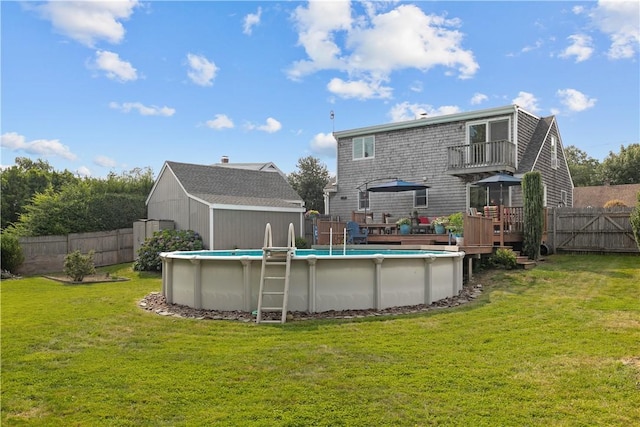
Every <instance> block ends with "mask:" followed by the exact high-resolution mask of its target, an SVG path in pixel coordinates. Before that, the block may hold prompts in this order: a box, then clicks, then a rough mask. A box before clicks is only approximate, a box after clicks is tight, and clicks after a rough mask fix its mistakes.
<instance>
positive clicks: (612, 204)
mask: <svg viewBox="0 0 640 427" xmlns="http://www.w3.org/2000/svg"><path fill="white" fill-rule="evenodd" d="M604 207H605V208H616V207H621V208H626V207H627V205H626V204H625V203H624V202H623V201H622V200H619V199H612V200H609V201H608V202H607V203H605V204H604Z"/></svg>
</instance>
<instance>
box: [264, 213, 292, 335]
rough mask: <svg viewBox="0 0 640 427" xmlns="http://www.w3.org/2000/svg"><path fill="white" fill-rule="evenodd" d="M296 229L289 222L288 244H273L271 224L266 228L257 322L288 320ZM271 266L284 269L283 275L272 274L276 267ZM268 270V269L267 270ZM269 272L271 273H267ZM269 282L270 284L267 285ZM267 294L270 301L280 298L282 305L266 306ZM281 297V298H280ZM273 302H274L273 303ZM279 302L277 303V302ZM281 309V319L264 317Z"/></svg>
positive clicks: (283, 321)
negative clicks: (265, 313)
mask: <svg viewBox="0 0 640 427" xmlns="http://www.w3.org/2000/svg"><path fill="white" fill-rule="evenodd" d="M295 242H296V238H295V229H294V227H293V224H289V232H288V235H287V246H285V247H277V246H273V239H272V236H271V224H267V227H266V228H265V230H264V246H263V248H262V268H261V270H260V293H259V294H258V310H257V314H256V323H285V322H286V321H287V301H288V299H289V278H290V274H291V258H292V257H293V255H294V254H295V251H296V243H295ZM270 266H274V267H276V266H278V267H280V270H281V271H282V270H284V272H283V274H284V275H283V276H280V275H275V276H274V275H272V274H276V273H274V272H273V270H275V268H269V267H270ZM267 270H268V271H267ZM267 274H269V275H267ZM271 282H281V285H280V286H276V285H275V284H271ZM267 283H269V284H270V285H269V286H267ZM265 296H267V297H268V298H267V299H268V300H269V302H270V303H271V301H272V300H277V299H279V300H280V304H281V305H269V306H264V299H265V298H264V297H265ZM278 297H280V298H278ZM271 304H273V303H271ZM276 304H277V303H276ZM265 311H272V312H273V311H279V312H280V319H274V320H271V319H263V318H262V316H263V312H265Z"/></svg>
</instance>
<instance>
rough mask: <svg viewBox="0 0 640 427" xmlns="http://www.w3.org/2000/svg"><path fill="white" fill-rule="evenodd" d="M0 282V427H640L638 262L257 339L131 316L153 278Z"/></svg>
mask: <svg viewBox="0 0 640 427" xmlns="http://www.w3.org/2000/svg"><path fill="white" fill-rule="evenodd" d="M111 271H114V272H117V273H116V274H118V275H126V276H128V277H131V278H132V280H131V281H128V282H117V283H104V284H93V285H64V284H62V283H58V282H54V281H51V280H48V279H45V278H39V277H34V278H25V279H21V280H10V281H4V282H2V285H1V298H2V300H1V304H2V305H1V308H2V331H1V332H2V402H1V403H2V418H1V423H2V425H3V426H13V425H34V426H49V425H53V426H71V425H73V426H100V425H109V426H127V425H130V426H182V425H229V426H247V425H255V426H280V425H291V426H294V425H295V426H309V425H317V426H381V425H387V426H415V425H417V426H422V425H460V426H484V425H486V426H527V425H529V426H594V425H601V426H625V427H626V426H631V425H640V258H639V257H632V256H628V257H625V256H566V255H563V256H552V257H548V258H547V261H546V262H544V263H542V264H541V265H540V266H538V267H537V268H535V269H533V270H529V271H511V272H500V273H498V274H496V275H495V276H494V277H493V278H485V279H484V280H485V281H484V282H482V283H483V285H484V286H485V293H484V294H483V296H482V297H481V298H480V299H479V300H477V301H475V302H473V303H470V304H467V305H464V306H461V307H460V308H458V309H445V310H438V311H431V312H428V313H425V314H420V315H406V316H398V317H393V318H390V317H385V318H379V317H376V318H368V319H362V320H351V321H346V320H330V321H327V320H325V321H303V322H294V323H288V324H286V325H275V326H274V325H255V324H253V323H240V322H229V321H202V320H200V321H198V320H187V319H179V318H174V317H169V318H167V317H161V316H158V315H155V314H152V313H149V312H145V311H143V310H142V309H140V308H138V307H137V301H138V300H139V299H141V298H142V297H143V296H145V295H146V294H147V293H149V292H151V291H158V290H159V289H160V278H159V277H158V276H154V275H147V274H144V275H140V274H138V273H134V272H132V271H131V270H130V268H129V266H118V267H117V268H112V269H111Z"/></svg>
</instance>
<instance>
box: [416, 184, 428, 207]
mask: <svg viewBox="0 0 640 427" xmlns="http://www.w3.org/2000/svg"><path fill="white" fill-rule="evenodd" d="M428 191H429V190H427V189H426V188H425V189H424V190H416V191H414V192H413V206H414V207H416V208H417V207H420V208H426V207H428V206H429V193H428Z"/></svg>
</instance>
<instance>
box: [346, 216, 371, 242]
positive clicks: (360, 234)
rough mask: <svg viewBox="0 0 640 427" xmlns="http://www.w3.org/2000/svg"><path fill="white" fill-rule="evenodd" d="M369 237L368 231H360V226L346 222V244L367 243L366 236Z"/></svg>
mask: <svg viewBox="0 0 640 427" xmlns="http://www.w3.org/2000/svg"><path fill="white" fill-rule="evenodd" d="M368 235H369V230H368V229H366V228H365V229H361V228H360V225H359V224H358V223H357V222H355V221H348V222H347V243H348V244H351V245H353V244H356V243H367V236H368Z"/></svg>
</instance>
